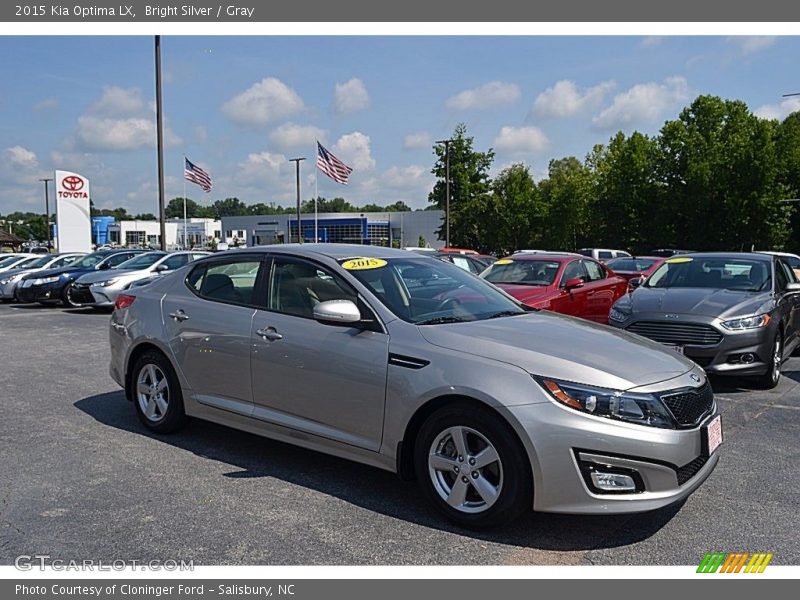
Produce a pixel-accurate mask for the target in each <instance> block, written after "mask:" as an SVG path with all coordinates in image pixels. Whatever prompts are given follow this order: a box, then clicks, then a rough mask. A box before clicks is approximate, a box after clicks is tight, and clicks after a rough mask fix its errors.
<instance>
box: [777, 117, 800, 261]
mask: <svg viewBox="0 0 800 600" xmlns="http://www.w3.org/2000/svg"><path fill="white" fill-rule="evenodd" d="M775 146H776V153H777V156H778V183H779V184H780V186H781V189H782V191H783V195H784V199H794V198H800V112H795V113H792V114H791V115H789V116H788V117H786V118H785V119H784V120H783V122H782V123H781V124H780V125H779V126H778V128H777V131H776V134H775ZM788 208H789V210H791V220H790V223H789V230H790V232H791V233H790V234H789V238H788V240H787V242H786V246H785V249H786V250H789V251H790V252H800V203H798V202H793V203H789V204H788Z"/></svg>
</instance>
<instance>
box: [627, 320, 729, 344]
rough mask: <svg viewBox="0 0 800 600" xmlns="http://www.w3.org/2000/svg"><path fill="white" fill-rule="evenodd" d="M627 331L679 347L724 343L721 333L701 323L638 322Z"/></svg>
mask: <svg viewBox="0 0 800 600" xmlns="http://www.w3.org/2000/svg"><path fill="white" fill-rule="evenodd" d="M627 329H628V331H630V332H631V333H637V334H639V335H641V336H644V337H646V338H650V339H651V340H655V341H656V342H661V343H662V344H675V345H677V346H714V345H716V344H719V343H720V342H721V341H722V334H721V333H720V332H719V331H717V330H716V329H714V328H713V327H711V325H703V324H701V323H672V322H666V321H638V322H637V323H633V324H632V325H631V326H629V327H628V328H627Z"/></svg>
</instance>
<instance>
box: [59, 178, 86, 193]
mask: <svg viewBox="0 0 800 600" xmlns="http://www.w3.org/2000/svg"><path fill="white" fill-rule="evenodd" d="M83 185H84V184H83V179H82V178H80V177H78V176H77V175H68V176H67V177H64V179H63V180H62V181H61V187H63V188H64V189H65V190H67V191H69V192H78V191H80V190H82V189H83Z"/></svg>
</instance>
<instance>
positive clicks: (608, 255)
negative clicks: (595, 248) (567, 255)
mask: <svg viewBox="0 0 800 600" xmlns="http://www.w3.org/2000/svg"><path fill="white" fill-rule="evenodd" d="M587 256H591V255H587ZM612 256H614V255H613V254H612V253H611V252H610V251H609V250H600V252H598V253H597V258H611V257H612Z"/></svg>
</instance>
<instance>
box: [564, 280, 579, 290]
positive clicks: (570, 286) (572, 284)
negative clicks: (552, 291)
mask: <svg viewBox="0 0 800 600" xmlns="http://www.w3.org/2000/svg"><path fill="white" fill-rule="evenodd" d="M581 287H583V279H581V278H580V277H572V278H570V279H567V281H566V283H565V284H564V288H566V289H567V290H574V289H575V288H581Z"/></svg>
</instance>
